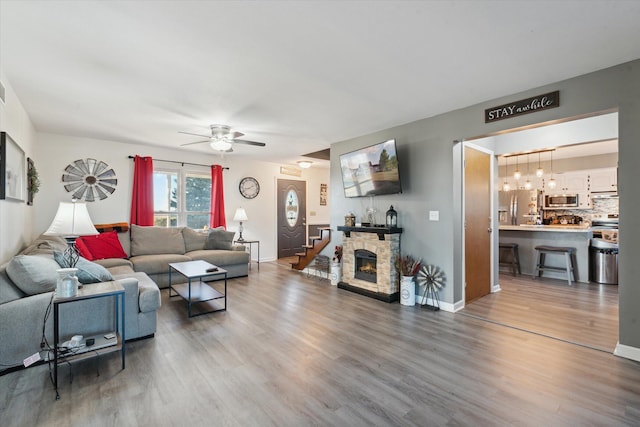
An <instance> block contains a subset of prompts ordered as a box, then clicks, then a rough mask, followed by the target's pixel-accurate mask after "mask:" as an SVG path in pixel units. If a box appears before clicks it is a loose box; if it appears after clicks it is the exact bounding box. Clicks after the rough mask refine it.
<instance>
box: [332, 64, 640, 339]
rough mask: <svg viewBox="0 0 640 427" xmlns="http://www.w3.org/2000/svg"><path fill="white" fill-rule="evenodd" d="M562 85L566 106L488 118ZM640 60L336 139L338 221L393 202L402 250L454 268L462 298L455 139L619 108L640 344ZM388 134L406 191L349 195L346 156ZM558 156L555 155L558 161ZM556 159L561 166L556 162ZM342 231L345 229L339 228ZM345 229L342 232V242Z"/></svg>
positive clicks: (631, 291)
mask: <svg viewBox="0 0 640 427" xmlns="http://www.w3.org/2000/svg"><path fill="white" fill-rule="evenodd" d="M553 90H559V91H560V104H561V105H560V107H558V108H554V109H550V110H545V111H540V112H537V113H532V114H528V115H524V116H520V117H514V118H511V119H507V120H502V121H499V122H495V123H490V124H485V123H484V110H485V108H489V107H493V106H496V105H500V104H504V103H507V102H510V101H514V100H518V99H524V98H527V97H530V96H535V95H538V94H542V93H546V92H550V91H553ZM639 99H640V60H636V61H633V62H629V63H626V64H622V65H618V66H616V67H612V68H608V69H605V70H601V71H598V72H595V73H591V74H587V75H584V76H579V77H576V78H572V79H569V80H565V81H562V82H558V83H555V84H552V85H548V86H544V87H539V88H535V89H531V90H528V91H525V92H520V93H517V94H512V95H508V96H505V97H503V98H499V99H495V100H492V101H489V102H486V103H482V104H478V105H474V106H470V107H467V108H463V109H460V110H455V111H451V112H448V113H445V114H443V115H440V116H435V117H431V118H426V119H423V120H419V121H416V122H413V123H408V124H406V125H403V126H398V127H396V128H391V129H386V130H382V131H379V132H375V133H372V134H369V135H365V136H361V137H358V138H354V139H350V140H347V141H342V142H339V143H336V144H333V145H332V147H331V188H332V190H333V191H332V192H331V226H332V227H334V228H335V227H336V226H337V225H341V224H343V223H344V218H343V217H344V215H345V214H346V213H347V212H349V211H353V212H354V213H355V214H356V215H357V216H361V215H362V214H363V213H364V210H365V209H366V207H367V206H368V205H369V204H370V203H372V204H373V205H374V206H375V207H376V208H377V209H378V210H379V211H380V212H381V214H383V213H384V211H386V209H388V207H389V205H391V204H393V205H394V207H395V208H396V210H397V211H398V218H399V219H398V221H399V225H400V226H402V227H404V229H405V232H404V233H403V235H402V252H403V253H410V254H413V255H415V256H419V257H422V258H423V259H424V260H425V261H426V262H428V263H433V264H436V265H438V266H440V267H441V268H442V269H443V270H444V271H445V273H446V274H447V285H446V287H445V288H444V289H443V290H442V291H441V293H440V297H441V299H442V300H443V301H445V302H447V303H451V304H457V305H460V303H461V301H462V297H463V292H462V289H463V288H462V281H461V271H462V265H461V263H462V260H461V235H462V230H461V227H460V217H461V208H462V204H461V191H460V182H461V180H460V176H459V167H460V166H459V163H460V151H459V149H458V148H455V147H454V143H453V141H454V140H459V139H473V138H476V137H478V136H483V135H492V134H494V133H496V132H501V131H505V130H509V129H516V128H519V127H522V126H528V125H533V124H537V123H543V122H548V121H552V120H560V119H565V118H571V117H580V116H586V115H590V114H592V113H595V112H604V111H612V110H615V109H618V111H619V183H618V185H619V194H620V236H621V239H620V257H619V268H620V271H619V282H620V285H619V292H620V308H619V313H620V335H619V341H620V344H623V345H627V346H630V347H636V348H639V349H640V328H638V316H639V315H640V310H638V309H637V307H640V286H638V285H637V284H636V283H635V282H636V280H637V278H638V277H640V263H638V262H635V254H637V253H640V186H638V185H637V184H636V179H635V176H637V172H636V168H637V164H638V162H639V161H640V144H639V143H638V141H640V102H638V100H639ZM388 138H396V140H397V143H398V150H399V161H400V166H401V168H402V180H403V188H404V193H403V194H400V195H393V196H379V197H376V198H374V200H373V202H371V201H370V200H369V199H346V198H345V197H344V194H343V193H342V192H341V191H340V189H341V188H342V178H341V176H340V165H339V155H340V154H342V153H345V152H348V151H352V150H354V149H357V148H360V147H364V146H367V145H371V144H374V143H377V142H380V141H384V140H385V139H388ZM554 163H555V162H554ZM554 166H555V165H554ZM430 210H438V211H440V221H439V222H432V221H428V212H429V211H430ZM335 234H336V235H338V234H339V233H335ZM339 240H340V236H336V243H339Z"/></svg>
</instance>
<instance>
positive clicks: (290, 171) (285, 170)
mask: <svg viewBox="0 0 640 427" xmlns="http://www.w3.org/2000/svg"><path fill="white" fill-rule="evenodd" d="M280 173H281V174H283V175H291V176H302V169H298V168H295V167H291V166H280Z"/></svg>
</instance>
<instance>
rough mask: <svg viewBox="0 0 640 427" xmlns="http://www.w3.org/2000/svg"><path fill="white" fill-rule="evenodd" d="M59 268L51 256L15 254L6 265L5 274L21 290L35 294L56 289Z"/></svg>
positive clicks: (28, 293)
mask: <svg viewBox="0 0 640 427" xmlns="http://www.w3.org/2000/svg"><path fill="white" fill-rule="evenodd" d="M59 268H60V266H59V265H58V263H57V262H56V261H55V260H54V259H53V257H52V256H46V255H16V256H14V257H13V258H12V259H11V261H9V264H8V265H7V275H8V276H9V278H10V279H11V281H12V282H13V283H14V284H15V285H16V286H17V287H18V288H19V289H20V290H21V291H22V292H24V293H25V294H27V295H36V294H41V293H44V292H51V291H54V290H55V289H56V285H57V283H58V274H57V273H56V270H57V269H59Z"/></svg>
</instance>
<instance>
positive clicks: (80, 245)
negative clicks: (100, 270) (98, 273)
mask: <svg viewBox="0 0 640 427" xmlns="http://www.w3.org/2000/svg"><path fill="white" fill-rule="evenodd" d="M76 249H77V250H78V253H79V254H80V256H81V257H82V258H86V259H88V260H89V261H93V260H94V259H95V258H94V257H93V255H92V254H91V251H89V248H88V247H87V245H85V244H84V242H83V241H82V237H78V238H77V239H76Z"/></svg>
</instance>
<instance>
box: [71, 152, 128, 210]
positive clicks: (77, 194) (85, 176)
mask: <svg viewBox="0 0 640 427" xmlns="http://www.w3.org/2000/svg"><path fill="white" fill-rule="evenodd" d="M62 182H63V183H64V189H65V190H67V192H69V193H71V192H73V194H72V197H73V198H74V199H78V200H82V199H84V200H85V201H87V202H93V201H95V200H96V199H99V200H104V199H106V198H107V197H109V195H111V194H113V192H114V191H116V185H118V180H117V179H116V173H115V172H114V171H113V169H111V168H109V165H107V164H106V163H105V162H101V161H98V160H96V159H78V160H76V161H74V162H73V163H70V164H69V165H68V166H67V167H66V168H64V173H63V174H62Z"/></svg>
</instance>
